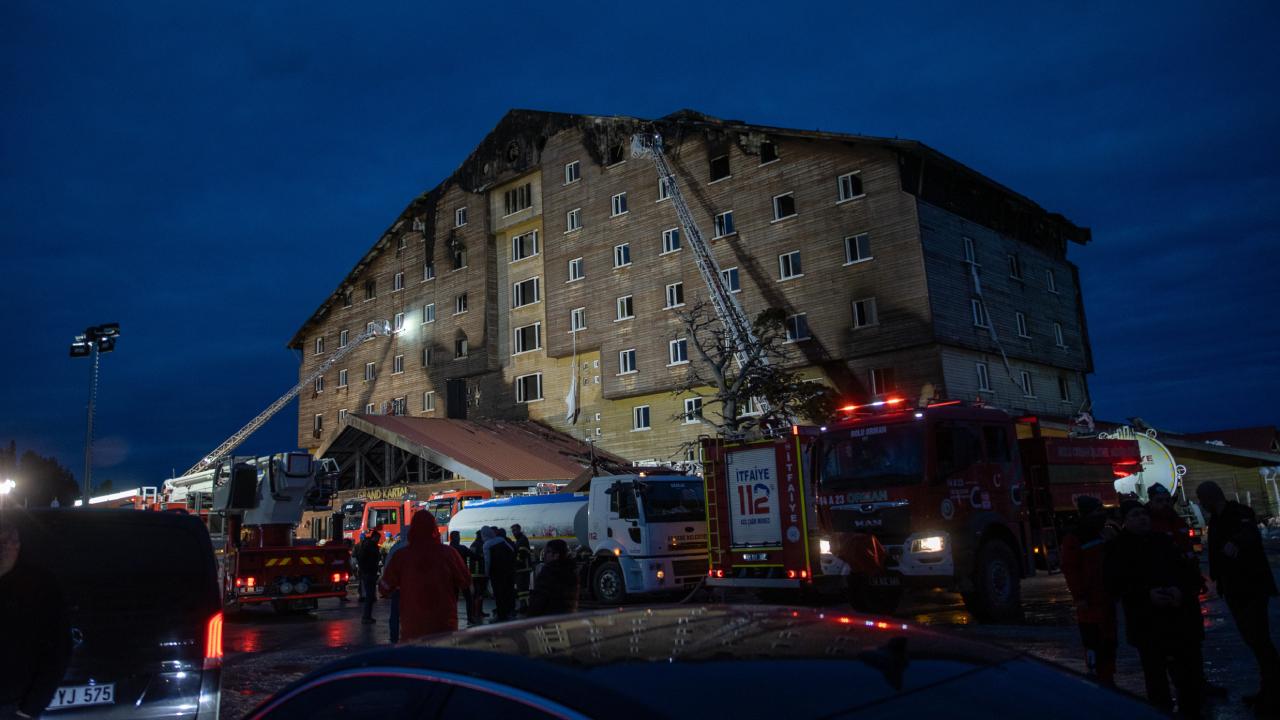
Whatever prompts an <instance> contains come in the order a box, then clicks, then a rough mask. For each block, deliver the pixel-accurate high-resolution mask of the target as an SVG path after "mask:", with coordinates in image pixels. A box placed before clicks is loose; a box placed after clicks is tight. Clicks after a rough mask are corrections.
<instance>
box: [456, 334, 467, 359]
mask: <svg viewBox="0 0 1280 720" xmlns="http://www.w3.org/2000/svg"><path fill="white" fill-rule="evenodd" d="M467 350H468V348H467V336H466V335H463V334H459V335H458V337H457V338H455V339H454V341H453V359H454V360H461V359H462V358H465V357H466V356H467Z"/></svg>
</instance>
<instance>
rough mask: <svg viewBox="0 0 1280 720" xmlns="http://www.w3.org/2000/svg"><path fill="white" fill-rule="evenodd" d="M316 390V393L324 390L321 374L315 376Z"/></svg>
mask: <svg viewBox="0 0 1280 720" xmlns="http://www.w3.org/2000/svg"><path fill="white" fill-rule="evenodd" d="M316 392H317V393H322V392H324V376H323V375H321V376H320V377H318V378H316Z"/></svg>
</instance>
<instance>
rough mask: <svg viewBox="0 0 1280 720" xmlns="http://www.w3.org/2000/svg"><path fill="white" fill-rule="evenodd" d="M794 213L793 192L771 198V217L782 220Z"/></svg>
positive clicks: (794, 199) (794, 201)
mask: <svg viewBox="0 0 1280 720" xmlns="http://www.w3.org/2000/svg"><path fill="white" fill-rule="evenodd" d="M795 214H796V196H795V193H784V194H782V195H778V196H776V197H774V198H773V219H774V220H782V219H784V218H789V217H791V216H792V215H795Z"/></svg>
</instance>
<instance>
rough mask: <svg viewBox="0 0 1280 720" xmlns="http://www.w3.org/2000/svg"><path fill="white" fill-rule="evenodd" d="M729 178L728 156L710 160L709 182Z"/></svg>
mask: <svg viewBox="0 0 1280 720" xmlns="http://www.w3.org/2000/svg"><path fill="white" fill-rule="evenodd" d="M727 177H729V156H728V155H720V156H718V157H713V158H711V182H715V181H717V180H724V179H725V178H727Z"/></svg>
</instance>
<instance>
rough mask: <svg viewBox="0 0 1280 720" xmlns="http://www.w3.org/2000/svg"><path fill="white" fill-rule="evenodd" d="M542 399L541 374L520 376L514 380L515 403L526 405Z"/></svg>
mask: <svg viewBox="0 0 1280 720" xmlns="http://www.w3.org/2000/svg"><path fill="white" fill-rule="evenodd" d="M541 399H542V373H534V374H532V375H521V376H520V377H518V378H516V402H518V403H527V402H533V401H534V400H541Z"/></svg>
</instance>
